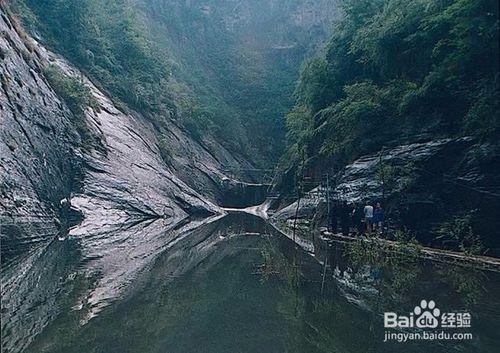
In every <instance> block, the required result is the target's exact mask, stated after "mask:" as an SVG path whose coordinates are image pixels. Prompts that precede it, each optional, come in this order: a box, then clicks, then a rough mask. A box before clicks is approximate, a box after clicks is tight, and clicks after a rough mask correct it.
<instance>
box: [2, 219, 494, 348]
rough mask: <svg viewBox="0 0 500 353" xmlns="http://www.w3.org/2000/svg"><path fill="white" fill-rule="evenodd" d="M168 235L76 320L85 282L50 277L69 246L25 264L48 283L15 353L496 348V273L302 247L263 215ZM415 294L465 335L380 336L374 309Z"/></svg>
mask: <svg viewBox="0 0 500 353" xmlns="http://www.w3.org/2000/svg"><path fill="white" fill-rule="evenodd" d="M168 238H169V239H170V242H169V246H168V247H165V246H164V247H163V250H162V252H161V253H160V254H159V255H157V256H156V257H155V258H154V260H152V261H151V262H150V264H149V265H147V266H146V267H144V268H143V269H142V271H140V272H139V274H138V275H137V276H136V277H134V279H133V280H132V281H130V284H129V285H128V287H127V288H126V289H124V290H122V292H123V293H124V294H123V295H122V296H121V297H120V299H119V300H115V301H113V302H112V303H109V305H108V306H106V307H105V308H103V310H102V311H101V312H100V313H99V314H98V315H97V316H96V317H94V318H92V319H91V320H90V321H88V322H86V324H84V325H82V317H83V316H84V315H85V314H84V313H82V311H78V310H72V307H73V306H74V304H75V300H76V298H79V297H80V296H81V293H82V292H86V291H87V292H88V289H87V288H85V287H86V286H87V285H89V284H85V285H84V284H81V283H80V284H78V285H76V284H75V283H78V282H75V281H73V284H70V282H68V281H62V282H61V281H58V280H57V279H56V278H55V277H57V278H68V276H69V275H70V274H71V273H73V269H74V268H78V267H79V263H78V261H79V260H78V255H77V254H73V255H69V254H71V250H68V249H65V250H64V251H63V250H62V249H60V250H57V251H54V253H53V254H52V256H45V257H44V258H45V259H46V260H44V261H45V262H44V263H35V264H34V265H33V266H34V268H33V270H32V271H34V272H33V276H32V277H33V278H35V277H37V276H40V273H41V272H42V270H41V268H45V267H47V273H49V272H50V273H54V275H53V276H55V277H48V278H46V279H44V280H43V281H42V282H43V283H42V282H40V283H42V285H41V288H43V290H44V291H46V290H47V289H48V291H47V292H46V294H45V296H46V298H45V300H42V301H41V302H36V301H30V302H26V307H27V309H26V312H31V315H30V316H26V319H25V322H26V325H24V326H20V325H19V326H16V330H18V331H23V330H24V331H23V332H25V333H24V334H23V335H18V337H19V338H20V339H21V338H22V340H24V342H27V343H30V342H31V341H32V342H31V343H30V344H29V347H27V349H25V350H24V351H25V352H61V353H62V352H64V353H71V352H79V353H80V352H83V353H84V352H102V353H113V352H117V353H118V352H119V353H126V352H131V353H132V352H133V353H136V352H137V353H138V352H141V353H142V352H174V353H175V352H217V353H221V352H231V353H232V352H301V353H303V352H341V353H349V352H401V351H403V350H404V351H405V352H423V351H425V352H426V353H431V352H457V351H463V352H496V351H497V347H498V345H499V341H498V339H499V326H498V323H497V321H498V320H497V318H498V314H499V313H500V305H499V300H498V298H496V296H497V294H498V289H499V288H500V281H499V276H498V275H497V274H495V273H485V272H478V273H471V271H470V270H468V269H463V268H459V267H452V266H450V265H439V264H436V263H429V262H425V261H421V260H419V258H418V257H416V256H408V254H406V255H405V256H399V255H397V256H394V255H390V254H386V253H384V254H379V253H377V252H376V249H372V248H369V247H368V248H356V246H361V245H360V244H355V247H354V248H346V246H345V245H342V244H333V246H328V244H327V243H325V242H323V241H321V240H319V239H311V241H314V247H313V248H314V250H315V253H314V254H311V253H308V252H305V251H303V250H302V249H301V248H300V247H298V246H296V245H295V244H294V243H293V242H292V241H291V240H290V239H288V238H287V237H284V236H282V235H281V234H279V233H278V232H277V231H276V230H275V229H274V228H273V227H271V226H270V225H269V224H268V223H267V222H266V221H264V220H263V219H261V218H258V217H256V216H252V215H245V214H241V213H240V214H229V215H228V216H226V217H224V218H222V219H218V220H216V221H213V222H209V223H206V224H203V225H201V226H199V227H197V228H195V229H190V230H188V231H186V232H185V233H183V234H182V236H180V237H178V238H177V241H175V242H172V238H171V237H168ZM159 243H160V244H163V242H161V241H160V242H159ZM74 251H77V250H74ZM410 255H411V254H410ZM64 259H66V260H64ZM318 260H319V261H318ZM131 261H133V260H131ZM325 262H326V266H324V265H325ZM56 264H59V265H56ZM51 266H52V267H51ZM59 267H60V268H63V270H62V272H61V270H60V271H59V272H58V270H57V268H59ZM37 268H38V269H39V270H38V272H37ZM45 282H53V283H57V285H53V286H52V287H54V288H56V287H59V290H56V289H53V290H50V288H52V287H51V285H49V284H47V283H45ZM90 286H92V285H91V284H90ZM25 288H26V290H25V291H22V292H20V293H21V294H20V296H19V297H18V300H20V301H22V300H23V299H22V298H24V296H26V295H28V294H27V293H28V289H29V288H36V283H34V282H29V281H27V282H26V283H25ZM60 291H62V292H60ZM35 292H36V290H35ZM39 293H40V292H39ZM38 295H40V294H38ZM12 297H13V298H14V297H15V295H14V294H12ZM423 298H426V299H433V300H435V301H436V302H437V303H438V305H439V306H440V307H441V308H442V309H443V310H450V311H451V310H462V309H467V310H469V311H470V312H471V313H472V314H473V322H472V329H471V331H472V332H473V334H474V340H473V341H472V342H467V343H464V342H451V343H450V342H427V343H425V342H424V343H422V342H420V343H383V337H384V329H383V326H382V314H383V312H384V311H386V310H391V311H398V312H401V313H404V312H407V311H410V310H411V309H412V307H413V306H415V304H416V303H418V302H419V301H420V300H421V299H423ZM55 308H58V309H55ZM47 316H50V317H51V319H46V317H47ZM3 318H4V317H2V319H3ZM42 320H43V324H38V323H37V322H38V321H42ZM2 321H3V320H2ZM30 325H31V326H30ZM33 327H37V329H33ZM2 335H3V334H2ZM26 345H27V344H26ZM9 347H12V345H11V346H9Z"/></svg>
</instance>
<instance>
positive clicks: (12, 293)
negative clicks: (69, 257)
mask: <svg viewBox="0 0 500 353" xmlns="http://www.w3.org/2000/svg"><path fill="white" fill-rule="evenodd" d="M0 10H1V16H0V32H1V36H0V80H1V87H0V113H1V114H0V119H1V126H2V129H1V132H0V136H1V139H0V152H1V165H0V173H1V175H2V184H1V195H2V199H1V200H2V201H1V205H0V207H1V222H2V229H1V241H2V247H1V251H2V271H3V273H2V282H3V283H2V284H3V285H2V288H3V289H2V301H3V305H2V307H3V308H6V310H7V311H8V313H6V314H5V315H2V317H3V318H4V317H5V320H4V319H2V332H3V331H4V329H6V330H7V331H9V330H10V331H12V330H16V328H18V327H20V326H22V325H23V324H24V323H23V322H24V321H23V319H22V317H23V315H24V314H26V313H25V311H26V310H28V308H29V305H26V303H24V302H22V300H20V299H19V298H26V300H27V301H36V300H37V297H38V294H37V293H36V292H33V293H31V294H30V293H28V292H29V291H30V290H29V288H28V287H26V286H25V285H23V283H24V282H25V281H27V282H28V283H32V280H30V278H32V277H33V276H37V274H34V273H32V272H31V271H30V268H33V267H34V266H35V265H34V264H36V263H40V261H42V262H43V261H44V260H43V257H44V256H46V255H47V245H48V244H51V243H52V244H53V243H54V241H55V242H57V239H59V240H60V242H61V243H65V242H70V243H71V244H72V245H71V247H72V248H75V249H76V250H75V252H74V253H75V254H76V255H75V256H78V257H80V259H81V261H82V264H83V265H82V267H81V268H78V269H75V270H74V271H75V272H67V271H66V270H65V274H64V276H67V277H68V278H69V277H71V278H74V277H75V276H76V275H81V276H83V277H85V278H92V284H91V286H89V288H88V291H87V292H86V293H85V295H84V296H83V297H82V298H80V299H79V303H80V304H79V305H78V306H77V307H76V309H81V308H83V307H85V308H86V310H88V315H87V317H88V318H91V317H92V316H93V315H95V314H96V313H97V312H98V311H99V310H101V309H102V307H104V306H105V305H107V304H106V303H108V302H109V301H111V300H112V299H113V298H116V297H118V296H120V295H122V294H123V293H124V292H125V291H126V288H127V286H128V284H130V282H131V281H132V280H133V278H134V277H135V275H136V274H137V273H138V272H139V271H141V270H142V269H144V268H145V267H146V266H147V265H148V264H149V263H151V261H153V260H154V259H155V257H156V255H157V254H158V253H160V252H161V251H162V250H164V249H165V248H166V247H168V246H170V245H169V244H173V243H175V242H176V241H177V238H178V237H180V235H182V234H185V233H186V232H187V231H188V230H189V229H191V228H192V227H195V226H197V225H199V224H200V223H203V222H207V221H209V220H210V219H212V218H213V217H218V216H220V215H221V214H224V212H223V211H222V210H221V209H220V208H219V207H218V206H217V205H216V201H217V198H218V197H219V196H220V193H221V191H220V190H221V187H220V186H221V185H222V182H221V180H222V179H227V177H226V176H225V175H224V173H223V172H221V169H222V166H224V167H227V166H234V167H235V168H241V167H242V166H243V167H244V166H245V165H246V164H245V163H247V162H245V161H244V160H242V159H241V158H240V159H237V158H235V157H233V156H232V155H231V154H230V153H228V152H227V151H226V150H225V149H224V148H223V147H221V146H220V145H219V144H218V143H217V142H216V141H214V140H209V139H205V140H204V141H202V142H197V141H195V140H193V139H192V138H190V137H189V134H187V133H185V132H184V131H183V130H182V129H181V128H180V127H179V126H177V125H175V123H174V122H172V125H171V126H169V127H166V128H165V131H162V133H163V134H164V135H163V136H162V138H163V140H164V142H163V143H167V144H168V147H169V149H170V151H171V155H170V160H169V161H167V162H165V160H164V159H163V158H162V157H161V155H160V150H159V147H158V144H159V143H158V136H157V135H158V131H157V130H155V128H154V127H153V126H152V124H151V123H149V122H148V120H147V119H145V118H144V117H143V116H141V115H140V114H138V113H135V112H131V111H128V110H126V111H125V110H124V109H119V108H118V107H117V106H116V105H115V104H114V102H113V101H112V100H111V99H110V98H109V97H108V96H107V95H106V93H105V92H103V91H102V90H100V89H99V88H97V86H96V85H94V84H93V83H92V82H91V81H90V80H88V79H87V78H86V77H85V75H83V74H82V73H81V72H79V71H78V70H77V69H76V68H74V67H73V66H72V65H71V64H70V63H68V62H67V61H66V60H64V59H63V58H61V57H59V56H57V55H56V54H54V53H51V52H50V51H48V50H46V49H45V48H44V47H42V46H41V45H39V44H38V43H37V42H36V41H35V40H33V39H31V38H30V37H29V36H28V35H26V34H25V33H24V31H23V30H22V28H20V26H19V25H18V24H17V23H16V22H15V21H14V20H13V19H12V18H11V16H10V14H9V12H8V10H7V9H6V8H5V7H4V5H3V4H1V3H0ZM48 66H51V67H57V69H58V70H59V71H60V72H62V73H63V74H64V75H65V76H67V77H77V78H78V79H79V80H81V82H83V84H84V85H85V86H86V87H87V88H88V89H89V91H90V93H91V95H92V96H93V100H95V103H96V104H93V107H87V108H86V109H85V117H84V119H85V124H86V127H87V128H88V130H89V132H90V133H91V134H92V135H93V136H94V137H95V138H96V139H97V140H98V141H100V142H99V145H100V148H95V146H90V145H85V143H84V140H82V138H81V136H80V135H79V133H78V131H79V130H78V129H77V128H76V127H75V126H74V121H75V119H74V116H73V115H72V114H73V113H72V111H71V110H70V109H69V108H68V106H67V104H66V103H65V102H64V100H63V99H61V98H60V97H59V96H58V95H57V94H56V93H55V91H54V90H53V87H51V85H50V83H49V81H48V80H47V78H46V77H45V74H44V73H45V72H46V71H45V68H46V67H48ZM165 141H166V142H165ZM194 158H196V160H194ZM58 251H60V250H58ZM131 260H133V261H131ZM61 280H63V279H62V277H61ZM23 288H24V290H26V293H25V294H26V296H23V295H19V293H18V291H20V290H23ZM53 290H54V291H57V285H54V287H53ZM16 293H17V294H16ZM16 298H17V299H16ZM44 316H45V315H40V317H44ZM43 320H45V321H46V320H50V318H48V317H47V318H46V319H43ZM45 321H44V322H45ZM44 322H40V323H39V324H37V325H36V327H35V328H34V330H39V329H42V328H43V326H44V325H45V323H44ZM2 337H3V336H2ZM11 343H12V344H14V345H15V342H12V341H11ZM28 343H29V342H28ZM21 348H22V347H21ZM21 348H19V350H20V349H21Z"/></svg>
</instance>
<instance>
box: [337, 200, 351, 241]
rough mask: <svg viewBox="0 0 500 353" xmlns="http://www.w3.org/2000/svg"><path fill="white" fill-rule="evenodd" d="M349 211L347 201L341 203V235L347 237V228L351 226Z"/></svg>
mask: <svg viewBox="0 0 500 353" xmlns="http://www.w3.org/2000/svg"><path fill="white" fill-rule="evenodd" d="M349 211H350V209H349V205H348V204H347V201H344V202H342V207H341V209H340V227H341V228H342V235H343V236H348V235H349V228H350V225H351V222H350V221H351V218H350V216H351V215H350V212H349Z"/></svg>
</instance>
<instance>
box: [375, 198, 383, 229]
mask: <svg viewBox="0 0 500 353" xmlns="http://www.w3.org/2000/svg"><path fill="white" fill-rule="evenodd" d="M384 218H385V214H384V209H383V208H382V205H381V204H380V202H377V204H376V205H375V209H374V210H373V226H374V229H375V230H376V231H377V232H378V233H382V230H383V224H384Z"/></svg>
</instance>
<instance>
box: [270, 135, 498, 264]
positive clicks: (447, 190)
mask: <svg viewBox="0 0 500 353" xmlns="http://www.w3.org/2000/svg"><path fill="white" fill-rule="evenodd" d="M498 148H499V147H498V145H491V144H481V143H478V142H477V141H474V140H473V139H471V138H461V139H437V140H432V141H427V142H418V143H413V144H407V145H401V146H397V147H394V148H390V149H386V150H382V151H380V152H379V153H376V154H373V155H367V156H364V157H362V158H359V159H358V160H356V161H354V162H353V163H351V164H350V165H348V166H346V167H345V168H344V170H342V171H341V172H340V173H339V174H338V175H337V176H336V180H335V181H333V180H332V181H331V182H332V185H334V187H333V189H332V191H331V195H332V198H335V199H338V200H346V201H347V202H348V203H349V204H358V205H362V204H363V203H364V202H366V201H370V202H372V203H374V202H376V201H380V202H382V203H383V205H384V208H385V210H386V213H387V215H388V217H389V218H390V221H391V223H392V224H393V225H394V226H398V227H407V228H408V229H410V230H411V231H412V232H413V233H414V234H415V235H416V236H417V238H418V239H419V240H421V241H422V242H424V243H426V244H429V245H437V246H442V245H443V244H442V243H440V242H439V241H436V233H435V231H436V228H437V227H439V226H440V225H442V224H443V222H449V221H453V220H454V219H456V218H457V217H458V218H463V217H467V216H468V215H471V216H472V218H471V221H472V222H471V224H470V225H471V226H472V229H473V231H474V232H475V233H476V234H477V235H479V236H480V238H481V241H482V242H483V244H484V245H485V247H486V249H487V250H488V253H489V254H491V255H493V254H496V255H498V254H499V250H500V243H499V241H498V237H497V236H496V234H498V227H500V224H499V221H498V217H496V216H495V213H496V212H497V211H496V210H498V208H499V207H500V203H499V202H500V201H499V199H500V198H499V196H500V195H499V194H498V190H499V187H500V185H499V182H498V177H497V174H498V168H497V167H496V166H498V165H499V163H500V161H499V160H498V153H497V152H495V151H498ZM324 194H325V193H324V192H321V190H319V191H318V189H314V190H313V191H311V192H309V193H307V194H306V196H305V197H304V198H303V199H302V200H301V203H300V205H299V208H298V216H299V217H311V216H312V215H313V214H314V213H315V211H316V209H317V207H318V205H319V204H320V202H321V201H322V200H324ZM296 212H297V202H294V203H292V204H291V205H289V206H288V207H285V208H283V209H281V210H280V211H279V212H277V213H276V214H275V215H274V217H275V218H277V219H288V218H292V217H294V216H295V213H296ZM456 231H457V232H458V231H459V230H458V229H457V230H456ZM452 232H453V230H451V229H450V230H449V232H448V233H452ZM449 235H450V236H451V234H449Z"/></svg>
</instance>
